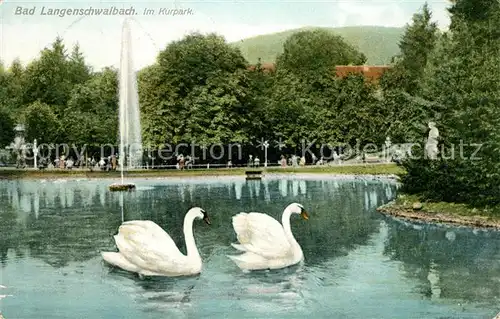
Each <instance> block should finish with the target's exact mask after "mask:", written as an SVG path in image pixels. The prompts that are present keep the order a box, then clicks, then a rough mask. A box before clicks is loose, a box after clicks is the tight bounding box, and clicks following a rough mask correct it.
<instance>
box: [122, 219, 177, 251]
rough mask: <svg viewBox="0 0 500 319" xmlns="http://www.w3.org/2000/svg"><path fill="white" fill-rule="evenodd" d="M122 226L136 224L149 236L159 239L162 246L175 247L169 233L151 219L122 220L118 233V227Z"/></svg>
mask: <svg viewBox="0 0 500 319" xmlns="http://www.w3.org/2000/svg"><path fill="white" fill-rule="evenodd" d="M124 226H126V227H129V226H137V227H140V228H143V229H144V230H143V231H144V232H147V233H150V234H151V236H153V237H154V238H155V239H157V240H158V241H160V242H161V244H162V246H165V247H167V249H169V248H168V247H175V248H177V245H176V244H175V242H174V240H173V239H172V237H170V235H169V234H168V233H167V232H166V231H165V230H163V228H161V227H160V226H159V225H158V224H156V223H155V222H153V221H151V220H130V221H127V222H124V223H122V225H121V226H120V228H119V229H118V233H120V229H122V227H124Z"/></svg>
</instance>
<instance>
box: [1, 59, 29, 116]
mask: <svg viewBox="0 0 500 319" xmlns="http://www.w3.org/2000/svg"><path fill="white" fill-rule="evenodd" d="M23 73H24V68H23V66H22V65H21V63H20V62H19V60H18V59H16V60H14V61H13V62H12V64H11V66H10V67H9V68H8V69H5V68H4V67H3V65H2V64H1V63H0V107H1V106H3V107H4V108H5V111H7V112H8V113H9V114H10V116H11V117H12V118H13V119H16V118H17V117H18V116H19V113H20V111H21V108H22V92H23V91H22V90H23Z"/></svg>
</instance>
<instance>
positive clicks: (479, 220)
mask: <svg viewBox="0 0 500 319" xmlns="http://www.w3.org/2000/svg"><path fill="white" fill-rule="evenodd" d="M377 211H378V212H379V213H381V214H383V215H385V216H389V217H395V218H398V219H403V220H406V221H420V222H425V223H432V224H441V225H451V226H465V227H471V228H487V229H496V230H500V220H496V221H495V220H489V219H488V218H487V217H485V216H460V215H454V214H446V213H432V212H425V211H416V210H413V209H408V208H405V207H403V206H400V205H396V203H395V201H392V202H389V203H387V204H385V205H382V206H380V207H378V208H377ZM497 317H498V316H497ZM493 319H497V318H493ZM498 319H500V318H498Z"/></svg>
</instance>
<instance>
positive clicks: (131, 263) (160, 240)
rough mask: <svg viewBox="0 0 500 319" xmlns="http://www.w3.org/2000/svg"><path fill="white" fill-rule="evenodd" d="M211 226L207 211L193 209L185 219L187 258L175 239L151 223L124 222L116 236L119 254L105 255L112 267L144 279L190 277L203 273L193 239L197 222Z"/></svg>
mask: <svg viewBox="0 0 500 319" xmlns="http://www.w3.org/2000/svg"><path fill="white" fill-rule="evenodd" d="M196 218H198V219H203V220H204V221H205V222H206V223H207V224H208V225H210V219H209V218H208V215H207V212H205V211H204V210H203V209H201V208H199V207H194V208H191V209H190V210H189V211H188V212H187V213H186V216H185V217H184V238H185V241H186V249H187V256H186V255H184V254H182V253H181V252H180V251H179V249H178V248H177V246H176V245H175V243H174V241H173V240H172V238H171V237H170V236H169V235H168V234H167V233H166V232H165V231H164V230H163V229H162V228H161V227H160V226H158V225H157V224H155V223H154V222H152V221H150V220H132V221H128V222H124V223H123V224H122V225H121V226H120V228H119V229H118V234H117V235H115V236H114V239H115V243H116V246H117V247H118V250H119V252H101V255H102V258H103V259H104V260H105V261H106V262H108V263H109V264H111V265H114V266H116V267H119V268H122V269H124V270H127V271H130V272H135V273H138V274H139V275H143V276H166V277H177V276H189V275H196V274H199V273H200V272H201V266H202V261H201V257H200V254H199V252H198V248H197V247H196V243H195V241H194V236H193V221H194V219H196Z"/></svg>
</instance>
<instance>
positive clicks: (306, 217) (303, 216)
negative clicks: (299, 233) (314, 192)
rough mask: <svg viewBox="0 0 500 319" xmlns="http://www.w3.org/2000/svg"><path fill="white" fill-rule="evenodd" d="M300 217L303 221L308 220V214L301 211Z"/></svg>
mask: <svg viewBox="0 0 500 319" xmlns="http://www.w3.org/2000/svg"><path fill="white" fill-rule="evenodd" d="M300 217H302V218H303V219H305V220H308V219H309V214H308V213H307V212H306V211H305V210H303V211H302V212H301V213H300Z"/></svg>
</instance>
